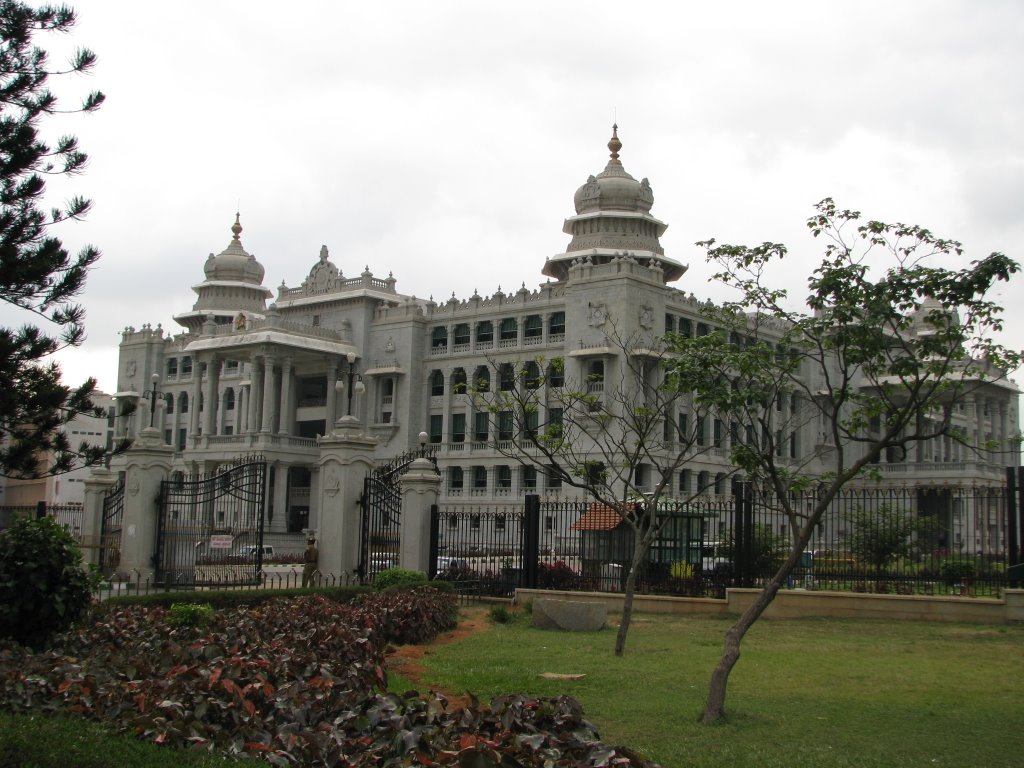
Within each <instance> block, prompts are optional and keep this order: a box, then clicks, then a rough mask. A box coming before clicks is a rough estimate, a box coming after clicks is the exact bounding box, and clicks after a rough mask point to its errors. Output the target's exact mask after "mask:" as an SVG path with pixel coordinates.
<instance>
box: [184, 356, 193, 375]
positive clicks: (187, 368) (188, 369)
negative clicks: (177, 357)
mask: <svg viewBox="0 0 1024 768" xmlns="http://www.w3.org/2000/svg"><path fill="white" fill-rule="evenodd" d="M191 373H192V358H191V357H189V356H188V355H185V356H184V357H183V358H181V375H182V376H188V375H190V374H191Z"/></svg>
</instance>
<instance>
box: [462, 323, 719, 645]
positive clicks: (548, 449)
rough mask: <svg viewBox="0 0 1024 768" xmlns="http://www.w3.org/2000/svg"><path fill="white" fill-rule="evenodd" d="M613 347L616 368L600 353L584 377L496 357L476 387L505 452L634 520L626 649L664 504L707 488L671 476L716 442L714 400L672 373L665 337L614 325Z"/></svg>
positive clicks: (559, 363)
mask: <svg viewBox="0 0 1024 768" xmlns="http://www.w3.org/2000/svg"><path fill="white" fill-rule="evenodd" d="M606 349H607V350H608V358H607V360H608V361H610V360H612V359H614V360H616V361H617V365H615V366H614V369H615V370H616V371H617V374H616V375H614V376H613V375H606V371H607V372H609V374H610V369H611V368H612V367H613V366H611V365H606V364H605V363H606V360H605V359H603V358H600V359H599V358H594V361H593V364H590V365H589V367H587V368H586V369H585V370H584V372H583V374H582V375H579V376H573V375H568V374H567V371H566V363H565V360H564V359H562V358H555V359H552V360H545V359H541V358H538V359H534V360H529V361H527V362H525V363H511V362H498V361H495V360H492V361H490V368H489V369H487V370H486V374H487V375H486V378H485V377H483V376H480V377H477V378H476V380H475V381H473V382H471V384H470V391H471V392H472V394H473V397H474V400H475V402H476V404H477V407H478V409H479V411H478V412H479V413H485V414H487V418H488V419H489V424H490V428H489V432H488V435H489V437H488V442H489V443H490V444H491V445H492V446H493V447H494V448H495V449H496V450H497V451H498V452H499V453H500V454H502V455H503V456H506V457H508V458H510V459H513V460H515V461H516V462H518V463H520V464H522V465H524V466H532V467H534V468H536V470H537V471H538V473H539V474H541V473H542V474H545V475H547V476H548V477H554V478H557V479H558V480H560V481H561V483H562V484H564V485H568V486H571V487H574V488H578V489H579V490H581V491H583V492H584V493H585V494H586V495H587V496H589V497H592V498H593V499H594V500H595V502H597V503H599V504H602V505H604V506H605V507H607V508H609V509H611V510H613V511H614V512H615V514H617V515H618V517H619V518H620V519H621V520H622V521H623V523H625V524H626V525H628V526H629V528H630V529H631V531H632V534H633V536H632V540H633V546H632V554H631V560H630V565H629V569H628V572H627V573H626V578H625V583H624V599H623V610H622V622H621V623H620V625H619V630H618V633H617V635H616V639H615V655H617V656H621V655H622V653H623V651H624V650H625V646H626V636H627V633H628V632H629V625H630V621H631V618H632V612H633V597H634V594H635V591H636V586H637V577H638V574H639V573H640V571H641V570H642V568H643V566H644V564H645V563H646V561H647V558H648V553H649V551H650V548H651V544H652V542H653V541H654V540H655V538H656V537H657V536H658V533H659V531H660V528H661V526H662V525H664V523H665V522H666V521H667V519H668V518H667V517H666V516H665V515H663V514H659V512H662V511H665V510H666V509H667V508H670V507H673V506H678V505H682V504H685V503H686V502H687V501H691V500H692V499H693V498H695V497H696V496H699V495H700V494H702V493H705V492H707V491H708V487H707V486H708V485H709V483H705V484H704V485H705V487H693V488H691V489H690V490H689V491H688V492H687V493H685V494H683V495H682V497H680V495H679V494H677V493H675V487H676V486H674V482H675V479H676V478H677V477H678V474H679V472H680V471H681V470H682V469H683V468H684V467H687V466H688V465H692V464H693V463H694V462H695V461H696V460H697V459H699V458H700V457H702V456H704V455H705V454H708V453H709V452H710V451H711V449H712V447H713V443H712V440H711V437H710V435H709V434H708V429H707V423H708V422H709V414H710V412H711V406H710V405H708V404H704V403H699V402H695V401H692V399H691V398H690V397H688V396H687V395H686V394H685V393H684V392H683V391H682V390H681V388H680V387H678V386H677V385H676V384H675V382H674V381H673V380H672V377H671V376H667V375H666V371H667V370H668V369H667V367H666V359H667V358H666V355H667V353H666V350H665V347H664V345H663V343H662V342H661V341H660V340H653V339H651V338H646V339H645V338H644V337H642V336H640V335H639V334H635V335H631V336H628V337H625V338H623V337H622V336H620V335H619V334H618V333H617V332H616V331H615V329H612V330H611V331H610V333H609V335H608V337H607V342H606ZM491 372H493V374H494V375H493V376H492V375H491ZM695 474H696V473H695ZM698 486H699V483H698ZM670 500H671V501H670Z"/></svg>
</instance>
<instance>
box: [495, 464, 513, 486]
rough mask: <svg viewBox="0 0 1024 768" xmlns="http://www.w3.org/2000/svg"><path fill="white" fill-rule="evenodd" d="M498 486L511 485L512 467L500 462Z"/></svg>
mask: <svg viewBox="0 0 1024 768" xmlns="http://www.w3.org/2000/svg"><path fill="white" fill-rule="evenodd" d="M498 487H499V488H511V487H512V467H510V466H508V465H507V464H502V465H501V466H499V467H498Z"/></svg>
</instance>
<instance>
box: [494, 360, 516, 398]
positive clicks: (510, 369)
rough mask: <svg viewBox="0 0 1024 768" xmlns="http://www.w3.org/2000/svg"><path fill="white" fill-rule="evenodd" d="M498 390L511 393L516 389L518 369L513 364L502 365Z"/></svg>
mask: <svg viewBox="0 0 1024 768" xmlns="http://www.w3.org/2000/svg"><path fill="white" fill-rule="evenodd" d="M498 388H499V389H500V390H501V391H502V392H511V391H512V390H513V389H515V388H516V369H515V366H513V365H512V363H502V364H501V366H500V367H499V368H498Z"/></svg>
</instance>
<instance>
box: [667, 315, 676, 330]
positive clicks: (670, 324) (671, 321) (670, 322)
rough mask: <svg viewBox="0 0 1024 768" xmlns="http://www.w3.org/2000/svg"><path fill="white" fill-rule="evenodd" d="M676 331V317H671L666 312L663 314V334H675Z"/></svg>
mask: <svg viewBox="0 0 1024 768" xmlns="http://www.w3.org/2000/svg"><path fill="white" fill-rule="evenodd" d="M675 330H676V316H675V315H671V314H669V313H668V312H666V313H665V333H675Z"/></svg>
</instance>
